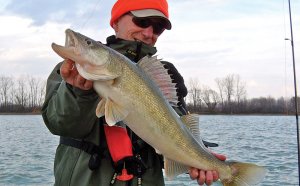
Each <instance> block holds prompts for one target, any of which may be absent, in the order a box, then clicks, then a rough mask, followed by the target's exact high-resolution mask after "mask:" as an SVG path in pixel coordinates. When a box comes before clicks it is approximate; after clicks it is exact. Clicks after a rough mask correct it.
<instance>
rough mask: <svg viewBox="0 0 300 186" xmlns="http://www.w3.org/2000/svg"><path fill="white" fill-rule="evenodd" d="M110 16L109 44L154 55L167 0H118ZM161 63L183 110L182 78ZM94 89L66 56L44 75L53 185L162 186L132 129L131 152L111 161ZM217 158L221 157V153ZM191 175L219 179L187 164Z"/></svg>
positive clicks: (154, 158) (151, 153) (155, 159)
mask: <svg viewBox="0 0 300 186" xmlns="http://www.w3.org/2000/svg"><path fill="white" fill-rule="evenodd" d="M111 15H112V16H111V21H110V25H111V26H112V28H113V29H114V30H115V36H110V37H108V38H107V46H109V47H111V48H113V49H114V50H116V51H118V52H120V53H122V54H123V55H125V56H127V57H128V58H129V59H131V60H132V61H134V62H137V61H138V60H140V59H141V58H142V57H144V56H146V55H154V54H155V53H156V48H155V47H154V45H155V43H156V41H157V39H158V37H159V36H160V35H161V34H162V33H163V32H164V30H165V29H167V30H170V29H171V22H170V21H169V19H168V4H167V2H166V0H155V1H153V0H139V1H136V0H118V1H117V2H116V3H115V5H114V6H113V8H112V14H111ZM163 63H164V64H165V67H166V68H167V69H168V70H169V71H168V72H169V73H170V75H171V76H172V78H173V79H174V82H175V83H177V93H178V97H179V107H178V108H179V109H176V111H177V112H178V114H180V115H183V114H186V111H185V110H186V109H185V103H184V101H183V98H184V97H185V96H186V94H187V90H186V87H185V85H184V82H183V78H182V77H181V76H180V74H179V73H178V72H177V70H176V69H175V67H174V66H173V65H172V64H171V63H169V62H163ZM92 87H93V82H91V81H88V80H86V79H84V78H83V77H81V76H80V75H79V74H78V72H77V70H76V68H74V62H73V61H71V60H68V59H67V60H65V61H64V62H62V63H60V64H58V65H57V66H56V67H55V69H54V70H53V72H52V73H51V74H50V76H49V78H48V81H47V93H46V99H45V103H44V105H43V109H42V111H43V118H44V121H45V124H46V125H47V127H48V128H49V130H50V131H51V132H52V133H53V134H55V135H59V136H61V140H60V145H59V146H58V148H57V151H56V156H55V163H54V174H55V185H64V186H65V185H80V186H84V185H104V186H105V185H145V186H147V185H149V186H150V185H164V179H163V174H162V168H163V164H162V159H161V156H160V155H158V154H156V153H155V150H154V149H153V148H152V147H151V146H149V145H148V144H146V143H145V142H144V141H142V140H141V139H140V138H139V137H138V136H136V135H135V134H134V133H133V132H132V131H130V129H128V133H129V136H130V140H131V143H132V145H133V149H134V154H135V156H132V157H130V158H127V159H125V158H124V159H122V160H120V161H118V162H113V161H112V159H114V158H113V157H112V153H111V151H110V150H111V148H112V147H111V145H110V143H107V141H108V138H110V137H111V136H108V134H107V133H106V131H105V130H103V124H104V122H105V120H104V119H103V118H99V119H98V118H97V117H96V116H95V108H96V106H97V103H98V102H99V100H100V99H101V98H99V97H98V95H97V94H96V93H95V92H94V90H93V88H92ZM126 134H127V133H126ZM119 137H120V136H119ZM120 138H121V137H120ZM115 140H119V141H120V143H121V141H123V139H118V138H117V139H115ZM113 148H118V147H113ZM216 157H218V158H219V159H221V160H225V157H224V156H222V155H217V154H216ZM120 162H121V163H120ZM123 170H126V171H128V172H126V171H124V172H123ZM189 174H190V177H191V178H192V179H197V181H198V183H199V184H200V185H202V184H204V182H205V183H206V184H207V185H210V184H211V183H212V182H213V181H216V180H217V179H218V174H217V172H215V171H203V170H198V169H195V168H191V169H190V171H189ZM130 175H134V178H132V179H131V177H130ZM126 176H129V178H126Z"/></svg>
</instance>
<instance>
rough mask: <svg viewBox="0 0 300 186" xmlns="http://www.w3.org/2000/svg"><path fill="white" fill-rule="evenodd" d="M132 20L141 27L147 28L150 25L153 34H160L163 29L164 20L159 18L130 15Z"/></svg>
mask: <svg viewBox="0 0 300 186" xmlns="http://www.w3.org/2000/svg"><path fill="white" fill-rule="evenodd" d="M132 22H133V23H134V24H135V25H136V26H138V27H141V28H148V27H149V26H152V28H153V34H155V35H160V34H161V33H163V31H164V30H165V28H166V26H165V24H164V22H163V21H162V20H161V19H159V18H156V19H155V18H146V17H135V16H133V17H132Z"/></svg>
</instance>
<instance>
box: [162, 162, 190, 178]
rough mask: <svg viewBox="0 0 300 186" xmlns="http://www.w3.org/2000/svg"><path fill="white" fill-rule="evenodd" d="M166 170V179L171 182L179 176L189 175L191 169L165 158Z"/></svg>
mask: <svg viewBox="0 0 300 186" xmlns="http://www.w3.org/2000/svg"><path fill="white" fill-rule="evenodd" d="M164 169H165V173H166V177H167V178H168V179H170V180H172V179H173V178H174V177H176V176H178V175H179V174H183V173H187V172H188V171H189V168H188V167H187V166H186V165H182V164H180V163H177V162H176V161H173V160H170V159H168V158H164Z"/></svg>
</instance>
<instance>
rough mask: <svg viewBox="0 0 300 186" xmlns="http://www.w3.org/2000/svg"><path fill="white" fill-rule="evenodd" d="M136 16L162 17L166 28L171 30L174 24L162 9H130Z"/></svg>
mask: <svg viewBox="0 0 300 186" xmlns="http://www.w3.org/2000/svg"><path fill="white" fill-rule="evenodd" d="M130 12H131V13H132V14H133V15H134V16H135V17H158V18H162V19H163V20H164V22H165V28H166V29H167V30H171V28H172V24H171V22H170V20H169V19H168V18H167V17H166V16H165V15H164V14H163V13H162V12H160V11H158V10H155V9H142V10H132V11H130Z"/></svg>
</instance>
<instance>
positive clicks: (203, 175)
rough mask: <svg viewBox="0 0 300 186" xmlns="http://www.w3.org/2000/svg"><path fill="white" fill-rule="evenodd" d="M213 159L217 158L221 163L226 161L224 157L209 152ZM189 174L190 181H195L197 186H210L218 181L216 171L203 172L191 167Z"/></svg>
mask: <svg viewBox="0 0 300 186" xmlns="http://www.w3.org/2000/svg"><path fill="white" fill-rule="evenodd" d="M211 153H212V154H213V155H214V156H215V157H217V158H218V159H219V160H221V161H225V160H226V156H224V155H221V154H216V153H213V152H211ZM189 174H190V177H191V179H192V180H195V179H197V182H198V184H199V185H203V184H204V183H205V184H206V185H211V184H212V183H213V182H215V181H217V180H218V179H219V174H218V172H217V171H204V170H200V169H197V168H193V167H191V168H190V170H189Z"/></svg>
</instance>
